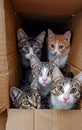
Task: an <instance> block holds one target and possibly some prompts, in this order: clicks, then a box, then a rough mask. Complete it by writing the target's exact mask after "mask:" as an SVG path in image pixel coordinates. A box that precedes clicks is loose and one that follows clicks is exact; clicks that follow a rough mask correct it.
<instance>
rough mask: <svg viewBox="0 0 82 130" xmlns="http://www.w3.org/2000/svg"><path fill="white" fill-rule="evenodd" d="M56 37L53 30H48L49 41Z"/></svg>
mask: <svg viewBox="0 0 82 130" xmlns="http://www.w3.org/2000/svg"><path fill="white" fill-rule="evenodd" d="M54 36H55V34H54V33H53V32H52V30H51V29H48V39H51V38H53V37H54Z"/></svg>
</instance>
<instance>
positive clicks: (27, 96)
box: [10, 87, 41, 109]
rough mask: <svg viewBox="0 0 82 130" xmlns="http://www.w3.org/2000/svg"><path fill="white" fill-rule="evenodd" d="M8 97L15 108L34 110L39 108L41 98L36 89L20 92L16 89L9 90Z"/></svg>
mask: <svg viewBox="0 0 82 130" xmlns="http://www.w3.org/2000/svg"><path fill="white" fill-rule="evenodd" d="M10 97H11V101H12V104H13V106H14V107H15V108H23V109H36V108H40V101H41V97H40V95H39V93H38V91H37V89H36V88H32V87H31V88H29V89H28V90H27V91H22V90H20V89H18V88H16V87H12V88H11V89H10Z"/></svg>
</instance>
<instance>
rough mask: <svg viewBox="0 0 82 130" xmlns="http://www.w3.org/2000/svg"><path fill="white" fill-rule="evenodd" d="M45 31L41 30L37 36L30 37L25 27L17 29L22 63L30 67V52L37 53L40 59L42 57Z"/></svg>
mask: <svg viewBox="0 0 82 130" xmlns="http://www.w3.org/2000/svg"><path fill="white" fill-rule="evenodd" d="M45 34H46V33H45V31H43V32H41V33H40V34H39V35H38V36H37V37H36V38H33V37H28V35H27V34H26V33H25V32H24V30H23V29H21V28H19V29H18V31H17V39H18V51H19V53H20V56H21V60H22V64H23V66H24V67H26V68H28V67H29V66H30V62H29V59H30V54H33V53H34V54H36V55H37V57H38V58H39V59H42V49H43V42H44V38H45Z"/></svg>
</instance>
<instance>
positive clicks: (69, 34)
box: [63, 31, 71, 43]
mask: <svg viewBox="0 0 82 130" xmlns="http://www.w3.org/2000/svg"><path fill="white" fill-rule="evenodd" d="M63 37H64V40H65V41H67V42H69V43H70V38H71V32H70V31H67V32H66V33H64V35H63Z"/></svg>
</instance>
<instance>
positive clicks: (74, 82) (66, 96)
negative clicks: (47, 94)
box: [51, 67, 82, 109]
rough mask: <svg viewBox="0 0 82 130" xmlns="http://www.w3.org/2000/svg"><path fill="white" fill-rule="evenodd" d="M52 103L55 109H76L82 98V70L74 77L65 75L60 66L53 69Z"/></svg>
mask: <svg viewBox="0 0 82 130" xmlns="http://www.w3.org/2000/svg"><path fill="white" fill-rule="evenodd" d="M53 79H54V82H53V83H52V85H51V105H52V108H53V109H76V108H78V105H79V103H80V99H81V94H82V90H81V86H82V72H81V73H80V74H78V75H77V76H75V77H74V78H73V79H72V78H66V77H64V76H63V74H62V73H61V71H60V70H59V68H58V67H55V68H54V70H53Z"/></svg>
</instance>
